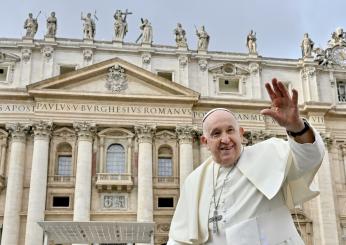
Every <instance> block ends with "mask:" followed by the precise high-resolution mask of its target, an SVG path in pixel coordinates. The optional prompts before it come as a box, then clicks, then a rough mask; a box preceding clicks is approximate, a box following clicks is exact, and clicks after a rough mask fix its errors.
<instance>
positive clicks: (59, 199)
mask: <svg viewBox="0 0 346 245" xmlns="http://www.w3.org/2000/svg"><path fill="white" fill-rule="evenodd" d="M52 206H53V208H68V207H69V206H70V197H69V196H53V205H52Z"/></svg>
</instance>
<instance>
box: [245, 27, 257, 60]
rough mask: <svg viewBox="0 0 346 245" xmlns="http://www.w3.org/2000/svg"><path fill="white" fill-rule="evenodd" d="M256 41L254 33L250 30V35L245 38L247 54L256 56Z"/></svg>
mask: <svg viewBox="0 0 346 245" xmlns="http://www.w3.org/2000/svg"><path fill="white" fill-rule="evenodd" d="M256 41H257V38H256V32H255V33H254V32H253V30H251V31H250V33H249V34H248V35H247V37H246V46H247V48H248V50H249V54H257V44H256Z"/></svg>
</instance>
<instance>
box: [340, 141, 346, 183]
mask: <svg viewBox="0 0 346 245" xmlns="http://www.w3.org/2000/svg"><path fill="white" fill-rule="evenodd" d="M341 151H342V160H343V163H344V173H345V179H346V144H343V145H341Z"/></svg>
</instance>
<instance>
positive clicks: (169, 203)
mask: <svg viewBox="0 0 346 245" xmlns="http://www.w3.org/2000/svg"><path fill="white" fill-rule="evenodd" d="M157 207H158V208H174V198H173V197H159V198H158V199H157Z"/></svg>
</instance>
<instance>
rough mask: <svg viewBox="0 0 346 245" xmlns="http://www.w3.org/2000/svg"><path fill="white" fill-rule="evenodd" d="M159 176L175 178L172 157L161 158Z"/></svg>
mask: <svg viewBox="0 0 346 245" xmlns="http://www.w3.org/2000/svg"><path fill="white" fill-rule="evenodd" d="M158 166H159V169H158V176H159V177H171V176H173V165H172V158H171V157H159V162H158Z"/></svg>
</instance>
